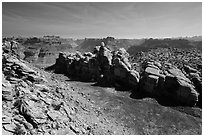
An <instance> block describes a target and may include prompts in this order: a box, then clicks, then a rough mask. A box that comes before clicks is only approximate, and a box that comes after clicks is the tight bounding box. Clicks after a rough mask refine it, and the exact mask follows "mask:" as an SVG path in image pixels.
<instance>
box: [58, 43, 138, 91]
mask: <svg viewBox="0 0 204 137" xmlns="http://www.w3.org/2000/svg"><path fill="white" fill-rule="evenodd" d="M128 57H129V54H128V53H127V52H126V50H125V49H123V48H121V49H118V50H117V51H114V52H112V51H111V50H109V49H108V48H107V47H106V46H105V45H104V43H102V45H101V46H96V47H95V49H94V51H93V53H91V52H86V53H84V54H83V55H82V54H81V53H80V52H76V53H75V54H73V53H68V54H67V53H59V57H58V58H57V60H56V64H55V65H54V68H55V71H56V72H57V73H64V74H66V75H68V76H70V77H72V78H76V79H79V80H81V81H97V82H98V83H100V84H105V85H111V86H112V85H115V83H116V82H117V83H120V84H122V85H124V86H127V87H131V88H133V89H137V86H138V82H139V73H138V72H137V71H134V70H133V69H132V68H131V64H130V63H129V61H128Z"/></svg>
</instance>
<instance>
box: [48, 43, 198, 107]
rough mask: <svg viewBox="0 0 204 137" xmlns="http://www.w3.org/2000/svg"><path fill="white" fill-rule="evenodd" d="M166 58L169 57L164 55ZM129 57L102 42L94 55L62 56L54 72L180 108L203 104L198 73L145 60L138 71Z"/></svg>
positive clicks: (185, 66)
mask: <svg viewBox="0 0 204 137" xmlns="http://www.w3.org/2000/svg"><path fill="white" fill-rule="evenodd" d="M164 54H167V53H164ZM129 58H130V56H129V54H128V53H127V51H126V50H125V49H124V48H120V49H118V50H116V51H111V50H109V48H108V47H106V46H105V44H104V43H103V42H102V43H101V46H96V47H95V49H94V51H93V52H92V53H91V52H87V53H84V54H83V55H82V53H80V52H76V53H62V52H61V53H59V57H58V58H57V59H56V64H55V65H53V66H52V67H54V68H55V71H56V72H57V73H63V74H65V75H67V76H70V77H72V78H74V79H78V80H82V81H96V82H98V83H99V84H105V85H106V86H118V85H120V86H121V87H126V88H128V89H131V90H132V91H133V92H135V93H142V94H146V95H149V96H153V97H167V98H171V99H172V100H174V101H175V102H177V103H178V104H180V105H188V106H195V105H196V104H199V106H200V107H201V104H202V103H201V101H202V93H201V92H202V91H201V89H202V79H201V74H200V72H198V71H197V70H196V69H193V68H192V67H190V66H188V65H184V66H183V68H182V69H179V68H177V67H176V66H175V65H172V64H171V63H167V62H166V63H165V64H161V61H159V60H157V61H155V60H156V59H155V58H154V60H143V62H142V63H141V66H139V67H140V69H139V71H138V69H137V67H135V65H136V66H138V64H137V63H130V61H129Z"/></svg>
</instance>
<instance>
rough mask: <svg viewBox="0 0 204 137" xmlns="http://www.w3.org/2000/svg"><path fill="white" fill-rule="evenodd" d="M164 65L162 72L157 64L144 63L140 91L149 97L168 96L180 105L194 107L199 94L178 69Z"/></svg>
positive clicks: (153, 62)
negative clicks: (164, 68)
mask: <svg viewBox="0 0 204 137" xmlns="http://www.w3.org/2000/svg"><path fill="white" fill-rule="evenodd" d="M165 65H166V70H164V71H165V72H163V71H162V70H161V69H160V68H161V64H160V63H159V62H156V63H155V61H152V62H147V63H145V67H146V68H145V69H144V72H143V76H142V79H141V81H140V84H141V86H140V91H143V92H145V93H147V94H148V95H151V96H158V95H159V96H168V97H170V98H172V99H173V100H175V101H177V102H178V103H180V104H185V105H188V106H194V105H196V103H197V102H198V95H199V94H198V93H197V91H196V90H195V87H194V86H193V83H192V82H191V81H190V80H189V79H188V78H187V77H186V76H185V75H184V73H183V72H182V71H181V70H180V69H178V68H175V67H174V66H172V65H171V64H165ZM163 74H165V75H163Z"/></svg>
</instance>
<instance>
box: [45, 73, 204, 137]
mask: <svg viewBox="0 0 204 137" xmlns="http://www.w3.org/2000/svg"><path fill="white" fill-rule="evenodd" d="M46 75H47V77H49V78H48V80H49V83H50V85H49V86H50V87H52V89H55V88H56V87H58V89H59V92H55V93H53V94H55V95H56V96H58V97H59V98H60V100H63V101H64V102H65V104H64V106H66V107H68V108H70V110H72V111H71V112H70V115H69V118H70V119H71V120H70V122H69V125H70V126H68V128H64V129H61V130H56V131H53V134H97V135H99V134H117V135H118V134H120V135H123V134H125V135H129V134H141V135H144V134H145V135H146V134H151V135H153V134H157V135H158V134H171V135H172V134H173V135H175V134H201V131H202V116H201V115H202V110H201V109H199V108H190V107H169V106H162V105H160V104H159V103H158V102H157V101H156V100H155V99H152V98H141V99H134V98H131V94H132V93H131V92H130V91H125V90H116V89H115V88H110V87H100V86H97V85H96V84H95V83H93V82H89V83H87V82H86V83H85V82H79V81H72V80H70V79H69V78H68V77H66V76H64V75H62V74H54V73H52V72H46ZM53 91H54V90H53Z"/></svg>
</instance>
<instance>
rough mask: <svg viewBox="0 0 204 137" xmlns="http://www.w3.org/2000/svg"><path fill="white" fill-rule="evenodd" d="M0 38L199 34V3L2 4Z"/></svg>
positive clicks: (200, 8) (200, 11) (200, 17)
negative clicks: (0, 35) (0, 32)
mask: <svg viewBox="0 0 204 137" xmlns="http://www.w3.org/2000/svg"><path fill="white" fill-rule="evenodd" d="M2 35H3V36H44V35H59V36H61V37H68V38H85V37H86V38H104V37H107V36H112V37H115V38H150V37H152V38H163V37H180V36H195V35H202V3H201V2H180V3H178V2H173V3H167V2H163V3H162V2H152V3H151V2H145V3H141V2H132V3H131V2H127V3H126V2H115V3H110V2H103V3H102V2H92V3H91V2H84V3H82V2H77V3H73V2H72V3H71V2H67V3H65V2H64V3H62V2H54V3H48V2H45V3H41V2H17V3H14V2H3V3H2Z"/></svg>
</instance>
